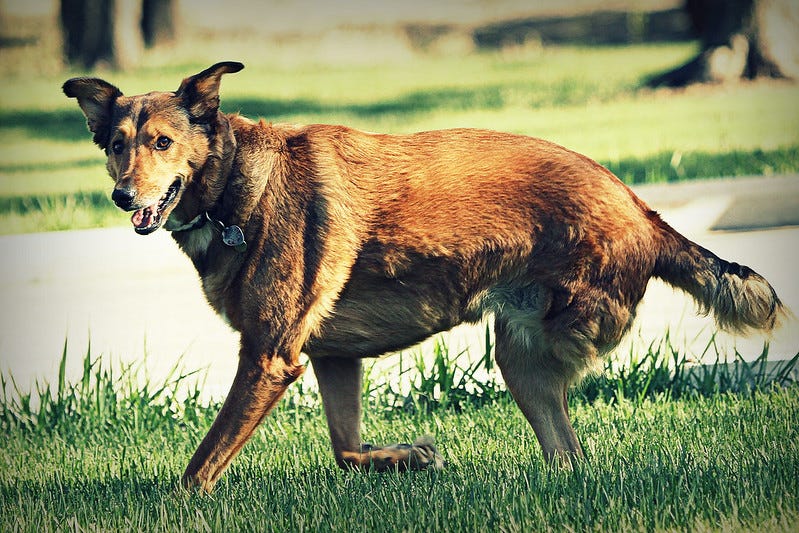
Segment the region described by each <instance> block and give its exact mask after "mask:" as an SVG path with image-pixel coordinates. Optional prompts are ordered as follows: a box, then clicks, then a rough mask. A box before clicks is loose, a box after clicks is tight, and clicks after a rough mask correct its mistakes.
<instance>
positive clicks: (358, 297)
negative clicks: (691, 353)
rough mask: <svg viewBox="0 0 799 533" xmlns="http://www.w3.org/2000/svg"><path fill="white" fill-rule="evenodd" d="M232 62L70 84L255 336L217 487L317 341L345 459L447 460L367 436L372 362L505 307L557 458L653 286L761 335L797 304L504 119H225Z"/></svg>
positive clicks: (523, 403) (245, 350) (219, 299)
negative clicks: (151, 76)
mask: <svg viewBox="0 0 799 533" xmlns="http://www.w3.org/2000/svg"><path fill="white" fill-rule="evenodd" d="M242 68H243V65H241V64H240V63H233V62H225V63H218V64H216V65H214V66H212V67H210V68H208V69H207V70H205V71H203V72H201V73H199V74H197V75H195V76H191V77H189V78H187V79H185V80H183V82H182V83H181V85H180V87H179V88H178V90H177V91H176V92H154V93H149V94H145V95H141V96H132V97H125V96H123V95H122V93H121V92H120V91H119V89H117V88H116V87H114V86H113V85H110V84H109V83H107V82H105V81H103V80H99V79H89V78H75V79H71V80H69V81H67V82H66V83H65V84H64V92H65V93H66V94H67V96H70V97H74V98H77V99H78V103H79V105H80V107H81V109H82V110H83V112H84V113H85V115H86V118H87V119H88V124H89V129H90V130H91V131H92V132H93V133H94V142H95V143H97V144H98V145H99V146H100V147H101V148H103V149H104V150H105V152H106V154H107V155H108V171H109V173H110V175H111V177H112V178H113V179H114V182H115V186H114V191H113V194H112V198H113V200H114V202H116V204H117V205H118V206H119V207H121V208H122V209H124V210H126V211H132V212H133V216H132V219H131V220H132V222H133V225H134V229H135V230H136V232H138V233H141V234H143V235H146V234H148V233H151V232H153V231H155V230H157V229H158V228H159V227H161V226H162V225H163V226H164V227H165V229H166V230H168V231H171V232H172V236H173V237H174V239H175V241H177V243H178V244H179V245H180V247H181V248H182V249H183V251H184V252H185V253H186V254H187V255H188V256H189V257H190V258H191V260H192V261H193V262H194V265H195V267H196V268H197V271H198V272H199V274H200V277H201V279H202V285H203V289H204V290H205V294H206V296H207V298H208V301H209V302H210V303H211V305H212V306H213V307H214V309H216V311H217V312H218V313H219V314H220V315H222V316H223V317H224V318H226V320H228V321H229V323H230V324H231V325H232V327H234V328H235V329H236V330H237V331H239V332H240V333H241V350H240V354H239V366H238V372H237V374H236V377H235V379H234V381H233V385H232V388H231V390H230V393H229V395H228V397H227V400H226V401H225V404H224V406H223V407H222V410H221V411H220V413H219V415H218V416H217V418H216V420H215V422H214V424H213V426H212V427H211V429H210V431H209V432H208V435H207V436H206V437H205V439H203V441H202V443H201V444H200V446H199V448H198V450H197V451H196V453H195V454H194V456H193V457H192V459H191V461H190V463H189V465H188V468H187V469H186V472H185V474H184V477H183V480H184V482H185V483H186V484H187V485H198V486H200V487H202V488H203V489H206V490H210V489H211V487H212V486H213V484H214V483H215V482H216V480H217V479H218V478H219V476H220V475H221V474H222V472H223V471H224V469H225V468H226V467H227V466H228V464H229V463H230V461H231V460H232V459H233V457H234V456H235V455H236V454H237V453H238V451H239V450H240V449H241V447H242V446H243V445H244V443H245V442H246V441H247V439H248V438H249V437H250V436H251V435H252V434H253V432H254V431H255V429H256V427H257V426H258V424H259V423H260V422H261V420H263V418H264V417H265V416H266V414H267V413H268V412H269V410H270V409H271V408H272V407H273V406H274V405H275V404H276V403H277V402H278V400H279V399H280V397H281V396H282V395H283V393H284V391H285V390H286V387H288V386H289V384H291V383H292V382H293V381H294V380H296V379H297V378H298V377H299V376H300V375H301V374H302V373H303V370H304V368H303V366H302V365H301V364H300V363H299V362H298V361H299V355H300V352H305V353H307V354H308V355H309V356H310V358H311V362H312V365H313V368H314V372H315V373H316V375H317V378H318V380H319V387H320V389H321V393H322V399H323V402H324V408H325V412H326V414H327V419H328V425H329V429H330V437H331V441H332V445H333V451H334V453H335V457H336V461H337V463H338V464H339V465H341V466H342V467H352V466H354V467H360V468H376V469H387V468H425V467H428V466H430V467H440V466H441V465H442V461H441V457H440V455H438V453H437V452H436V450H435V447H434V446H433V445H432V443H431V442H429V441H427V440H419V441H417V442H416V443H414V444H413V445H394V446H388V447H384V448H376V447H371V446H363V445H362V444H361V439H360V432H359V419H360V408H361V407H360V394H361V362H360V359H361V358H363V357H374V356H378V355H380V354H384V353H387V352H391V351H394V350H398V349H401V348H405V347H407V346H410V345H412V344H414V343H417V342H418V341H420V340H422V339H424V338H426V337H428V336H430V335H432V334H434V333H436V332H440V331H444V330H447V329H449V328H451V327H453V326H454V325H456V324H459V323H461V322H473V321H477V320H479V319H480V318H481V317H483V316H484V315H485V314H487V313H492V314H493V315H494V321H495V334H496V359H497V363H498V365H499V367H500V369H501V370H502V374H503V376H504V378H505V380H506V382H507V386H508V388H509V389H510V391H511V393H512V394H513V397H514V398H515V399H516V402H517V403H518V404H519V407H520V408H521V409H522V411H523V412H524V414H525V416H526V417H527V419H528V420H529V421H530V424H531V425H532V427H533V429H534V430H535V434H536V436H537V437H538V440H539V442H540V443H541V446H542V448H543V451H544V454H545V455H546V457H547V458H550V459H551V458H555V457H560V458H564V459H567V460H568V458H570V457H571V456H572V455H579V454H580V453H581V450H580V444H579V443H578V441H577V437H576V436H575V433H574V430H573V429H572V426H571V423H570V422H569V417H568V413H567V406H566V390H567V388H568V387H569V385H570V384H571V383H573V382H574V381H575V380H576V379H578V378H579V376H580V375H581V373H583V372H584V370H585V369H586V368H587V367H589V366H590V365H591V363H592V362H593V361H595V360H596V359H597V358H598V357H600V356H602V355H603V354H606V353H607V352H608V351H609V350H611V349H612V348H613V347H614V346H616V345H617V344H618V342H619V341H620V340H621V338H622V336H623V335H624V334H625V332H626V331H627V330H628V329H629V327H630V323H631V322H632V320H633V316H634V312H635V308H636V305H637V304H638V302H639V301H640V300H641V297H642V296H643V294H644V290H645V288H646V285H647V281H648V280H649V278H651V277H653V276H654V277H658V278H661V279H663V280H665V281H667V282H668V283H670V284H672V285H674V286H676V287H679V288H681V289H683V290H685V291H687V292H688V293H689V294H690V295H692V296H693V297H694V298H695V299H696V300H697V302H698V303H699V305H700V306H701V307H702V308H703V309H704V310H706V311H713V312H714V313H715V316H716V318H717V322H718V323H719V325H720V326H722V327H726V328H731V329H735V330H745V329H747V328H750V327H751V328H758V329H763V330H769V329H771V328H772V327H773V326H774V325H775V322H776V321H777V319H778V318H779V316H780V315H781V314H782V313H783V307H782V304H781V303H780V300H779V299H778V298H777V296H776V294H775V292H774V290H773V289H772V287H771V286H770V285H769V284H768V282H766V280H764V279H763V278H762V277H761V276H759V275H758V274H756V273H755V272H753V271H752V270H750V269H749V268H747V267H744V266H740V265H738V264H735V263H728V262H727V261H724V260H722V259H719V258H718V257H716V256H715V255H713V254H712V253H711V252H709V251H707V250H705V249H704V248H701V247H700V246H697V245H696V244H694V243H692V242H690V241H689V240H687V239H686V238H684V237H683V236H681V235H680V234H678V233H677V232H675V231H674V230H673V229H671V228H670V227H669V226H668V225H667V224H666V223H664V222H663V221H662V220H661V219H660V217H659V216H658V215H657V213H655V212H653V211H652V210H650V209H649V208H648V207H647V206H646V205H645V204H644V203H643V202H642V201H641V200H639V199H638V198H637V197H636V196H635V195H634V194H633V193H632V192H631V191H630V189H628V188H627V187H626V186H625V185H623V184H622V183H621V182H620V181H619V180H618V179H617V178H616V177H615V176H613V175H612V174H611V173H610V172H609V171H607V170H606V169H604V168H603V167H601V166H600V165H598V164H597V163H595V162H594V161H591V160H590V159H588V158H586V157H584V156H581V155H579V154H576V153H574V152H571V151H569V150H567V149H565V148H562V147H560V146H557V145H555V144H552V143H549V142H546V141H543V140H540V139H534V138H529V137H523V136H517V135H509V134H504V133H497V132H492V131H480V130H469V129H460V130H450V131H433V132H425V133H418V134H415V135H407V136H391V135H378V134H372V133H364V132H361V131H356V130H352V129H349V128H345V127H342V126H324V125H312V126H289V125H273V124H268V123H265V122H263V121H261V122H253V121H251V120H248V119H246V118H244V117H241V116H238V115H229V114H224V113H221V112H220V111H219V84H220V78H221V77H222V75H223V74H225V73H230V72H237V71H239V70H241V69H242Z"/></svg>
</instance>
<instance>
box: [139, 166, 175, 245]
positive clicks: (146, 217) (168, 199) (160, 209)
mask: <svg viewBox="0 0 799 533" xmlns="http://www.w3.org/2000/svg"><path fill="white" fill-rule="evenodd" d="M178 192H180V178H178V179H176V180H175V181H174V182H173V183H172V185H170V186H169V189H167V190H166V192H165V193H164V195H163V196H162V197H161V198H160V199H159V200H158V202H156V203H154V204H153V205H150V206H147V207H145V208H143V209H139V210H138V211H136V212H134V213H133V216H131V217H130V221H131V222H133V229H134V230H135V231H136V233H138V234H139V235H148V234H150V233H152V232H154V231H155V230H157V229H158V228H160V227H161V223H162V220H163V215H164V212H165V211H166V210H167V208H168V207H169V206H171V205H172V204H173V203H174V202H175V199H176V198H177V197H178Z"/></svg>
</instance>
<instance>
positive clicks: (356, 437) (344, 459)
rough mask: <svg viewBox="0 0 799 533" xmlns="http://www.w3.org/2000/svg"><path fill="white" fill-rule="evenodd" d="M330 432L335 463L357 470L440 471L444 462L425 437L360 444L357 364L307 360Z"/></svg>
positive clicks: (353, 361) (340, 360)
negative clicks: (405, 440) (312, 370)
mask: <svg viewBox="0 0 799 533" xmlns="http://www.w3.org/2000/svg"><path fill="white" fill-rule="evenodd" d="M311 365H312V366H313V369H314V373H315V374H316V379H317V381H318V382H319V391H320V392H321V394H322V403H323V404H324V408H325V415H326V416H327V425H328V428H329V430H330V441H331V443H332V445H333V453H334V454H335V457H336V463H337V464H338V465H339V466H340V467H342V468H356V469H360V470H377V471H384V470H392V469H398V470H408V469H410V470H422V469H425V468H434V469H440V468H443V466H444V460H443V458H442V457H441V455H440V454H439V453H438V451H437V450H436V447H435V446H434V445H433V442H432V440H431V439H429V438H422V439H417V440H416V441H415V442H414V443H413V444H394V445H390V446H384V447H375V446H371V445H369V444H361V436H360V423H361V372H362V371H361V361H360V359H355V358H342V357H318V358H312V359H311Z"/></svg>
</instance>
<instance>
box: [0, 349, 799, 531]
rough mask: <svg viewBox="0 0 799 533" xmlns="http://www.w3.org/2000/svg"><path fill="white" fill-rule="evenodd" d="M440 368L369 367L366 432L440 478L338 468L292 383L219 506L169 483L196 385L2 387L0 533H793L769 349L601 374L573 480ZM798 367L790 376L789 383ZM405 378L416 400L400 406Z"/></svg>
mask: <svg viewBox="0 0 799 533" xmlns="http://www.w3.org/2000/svg"><path fill="white" fill-rule="evenodd" d="M490 349H491V340H490V338H489V337H487V338H486V350H487V352H486V353H487V354H488V353H490ZM66 352H67V350H66V347H65V350H64V354H66ZM431 355H432V359H433V360H432V364H430V365H428V366H427V367H426V369H422V368H419V365H417V362H418V361H419V357H420V355H419V354H410V355H409V357H410V359H411V360H412V364H411V365H410V367H412V368H413V370H411V371H406V372H401V371H400V372H398V371H397V370H398V369H397V368H395V369H393V370H392V371H391V372H390V375H383V376H377V375H373V374H371V373H367V380H366V383H365V385H366V386H365V390H364V394H365V399H366V404H367V405H368V406H369V408H368V409H367V410H366V413H365V417H364V423H363V432H364V435H365V436H366V437H367V438H368V439H369V440H370V441H372V442H376V443H387V442H395V441H396V440H408V439H410V438H413V437H415V436H417V435H420V434H431V435H434V436H435V438H436V439H437V443H438V445H439V448H440V449H441V451H442V452H443V453H444V454H445V456H446V458H447V460H448V461H449V466H448V468H447V469H445V470H444V471H443V472H420V473H405V474H397V473H386V474H374V473H370V474H362V473H355V472H343V471H340V470H338V469H337V468H336V467H335V465H334V463H333V460H332V454H331V453H330V452H329V450H328V447H329V444H328V438H327V430H326V425H325V421H324V417H323V414H322V409H321V406H320V402H319V398H318V397H317V394H316V393H315V392H314V391H313V390H310V389H308V388H307V387H303V386H302V385H301V384H299V385H295V386H293V387H292V389H290V392H289V395H288V397H287V398H286V399H285V400H284V401H283V403H282V404H281V405H280V406H279V407H278V408H277V409H276V410H275V411H274V412H273V414H271V415H270V416H269V417H268V418H267V419H266V421H265V422H264V424H263V426H262V427H261V429H259V430H258V432H257V433H256V435H255V436H254V438H253V439H252V440H251V442H250V443H249V444H248V445H247V446H246V447H245V449H244V451H243V452H242V454H241V455H240V456H239V457H238V458H237V459H236V461H235V462H234V464H233V465H232V467H231V468H230V469H229V470H228V472H227V473H226V474H225V476H224V477H223V479H222V481H221V482H220V483H219V484H218V485H217V487H216V489H215V492H214V493H213V495H211V496H210V497H209V496H203V495H199V494H185V493H182V492H181V491H180V490H179V489H178V478H179V475H180V473H181V472H182V469H183V468H184V466H185V462H186V461H187V460H188V457H189V456H190V455H191V453H192V452H193V450H194V447H195V446H196V445H197V443H198V442H199V440H200V439H201V438H202V436H203V435H204V433H205V431H207V429H208V427H209V425H210V423H211V421H212V419H213V416H214V415H215V413H216V410H217V409H218V407H219V405H218V404H216V403H211V404H210V405H208V404H207V403H204V402H203V401H201V400H200V390H201V386H200V385H199V383H201V382H202V379H201V378H202V376H197V375H192V374H185V373H181V372H179V371H178V370H177V369H175V370H174V371H173V373H172V375H171V377H169V378H167V379H166V380H165V381H164V382H163V383H161V384H153V383H150V382H148V381H147V380H144V381H142V380H141V379H139V378H140V376H138V375H137V372H138V371H137V367H135V366H126V367H123V368H121V369H119V370H117V371H116V372H114V371H112V370H111V369H109V368H107V367H104V366H102V365H101V364H100V363H99V359H95V358H94V356H93V355H92V354H91V351H89V353H87V354H86V357H85V359H84V372H83V375H82V378H81V379H80V380H79V381H78V382H77V383H74V384H70V383H67V382H66V381H65V378H64V369H65V367H66V359H65V358H66V355H64V356H63V357H62V363H61V372H60V374H59V379H58V381H57V382H56V383H54V384H47V383H40V384H39V386H38V387H37V390H36V391H34V392H33V393H30V392H23V391H18V390H15V385H14V384H13V380H12V379H11V378H10V377H9V376H4V378H3V382H2V387H3V389H4V391H5V392H4V395H3V400H2V402H0V428H2V431H3V434H4V437H5V441H4V446H3V448H2V451H0V509H2V513H0V529H2V530H3V531H37V532H43V531H56V530H64V529H70V530H79V531H94V530H103V531H106V530H137V531H139V530H140V531H182V530H190V531H194V530H201V531H240V530H244V531H304V530H313V531H316V530H325V531H338V530H345V531H370V532H373V531H374V532H380V531H484V530H486V531H488V530H502V531H541V530H550V529H553V530H579V531H619V530H643V529H645V530H650V531H666V530H669V531H671V530H675V529H677V530H694V529H700V530H720V529H724V530H732V531H752V530H759V531H760V530H763V531H793V530H795V528H796V527H797V525H799V438H798V437H799V386H797V385H796V384H790V380H789V381H785V382H784V384H785V386H784V387H782V388H780V387H776V386H775V385H773V384H767V383H766V381H765V379H764V378H765V374H764V372H763V370H764V368H765V358H766V352H764V355H763V356H762V358H761V360H760V361H757V362H755V363H744V362H741V361H739V366H738V367H737V370H733V371H730V370H729V368H728V367H727V366H724V365H715V366H712V367H709V368H707V369H705V370H703V371H701V372H700V374H698V376H700V377H696V376H694V377H691V375H692V372H693V371H692V370H691V368H690V367H689V366H688V365H687V363H686V361H685V359H684V357H683V356H681V355H679V354H678V353H677V352H676V351H675V350H674V349H673V347H671V345H670V343H669V342H668V338H665V339H664V340H663V341H662V342H661V343H658V344H654V345H653V346H652V347H650V350H649V351H648V353H647V354H645V355H644V356H642V357H641V358H639V359H637V360H633V361H632V362H631V363H629V364H628V365H624V366H622V367H614V366H613V365H610V364H609V365H608V368H607V369H606V372H605V374H604V375H603V377H602V378H601V379H594V380H593V381H591V382H589V384H588V385H587V386H584V387H582V388H581V389H578V390H576V391H575V392H574V394H572V396H571V398H570V404H571V411H572V417H573V421H574V425H575V427H576V430H577V432H578V434H579V435H580V436H581V440H582V443H583V446H584V448H585V451H586V459H585V461H583V462H581V463H578V464H577V465H576V467H575V469H574V471H564V470H560V469H557V468H552V467H550V466H549V465H547V464H546V463H545V462H544V461H543V459H542V457H541V455H540V451H539V449H538V445H537V443H536V440H535V437H534V435H533V433H532V431H531V429H530V428H529V426H528V425H527V422H526V421H525V420H524V418H523V416H522V415H521V413H520V412H519V410H518V409H517V408H516V407H515V405H514V404H513V403H512V401H511V400H510V398H509V397H508V395H507V393H506V392H504V390H503V389H502V387H501V386H500V385H498V384H497V383H496V381H495V380H492V379H489V380H488V383H489V384H490V391H491V394H490V398H487V397H486V395H485V394H484V392H485V390H483V391H482V392H480V391H475V389H474V388H473V387H472V385H474V383H473V377H474V373H475V370H476V369H478V370H481V371H487V372H489V374H491V373H493V368H491V367H490V364H489V363H488V361H489V360H490V359H489V358H485V357H483V358H479V360H478V362H477V363H475V364H476V365H477V367H475V366H474V365H475V364H464V362H463V361H462V360H460V357H461V354H450V353H449V352H448V351H447V347H446V346H445V345H443V344H441V343H439V344H438V345H437V346H436V347H435V348H434V353H433V354H431ZM797 358H799V355H798V356H797ZM796 362H797V361H796V359H795V360H793V361H791V362H789V363H787V364H786V366H785V367H784V368H783V369H782V370H781V373H782V378H786V377H787V376H788V373H789V371H790V370H792V369H793V368H794V367H795V365H796ZM398 364H401V363H398ZM701 376H704V379H701ZM708 376H710V378H708ZM771 377H772V378H773V377H774V376H773V375H772V376H771ZM398 379H399V380H400V381H404V382H405V383H404V388H405V389H406V390H407V391H408V392H407V393H406V394H407V395H408V397H410V398H411V400H410V401H408V399H407V397H406V399H404V400H403V399H402V398H401V397H398V396H397V394H396V391H397V389H398V388H403V387H398V385H397V384H398V381H397V380H398ZM470 387H471V388H472V392H471V393H468V392H466V389H467V388H470ZM592 390H593V391H595V392H596V391H600V392H599V393H592V392H590V391H592ZM178 391H182V392H178ZM677 391H678V392H677ZM732 391H737V392H732ZM678 397H679V399H677V398H678ZM422 398H426V399H424V400H423V399H422ZM447 398H449V400H447ZM431 400H435V401H431Z"/></svg>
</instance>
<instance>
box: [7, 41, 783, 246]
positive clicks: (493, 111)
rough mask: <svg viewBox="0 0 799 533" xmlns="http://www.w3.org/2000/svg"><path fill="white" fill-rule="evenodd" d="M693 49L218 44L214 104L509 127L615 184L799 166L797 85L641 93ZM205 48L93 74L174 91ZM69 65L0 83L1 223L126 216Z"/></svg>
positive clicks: (427, 125) (110, 220) (33, 226)
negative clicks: (218, 96) (337, 58)
mask: <svg viewBox="0 0 799 533" xmlns="http://www.w3.org/2000/svg"><path fill="white" fill-rule="evenodd" d="M692 51H693V46H692V45H685V44H678V45H639V46H630V47H619V48H613V47H603V48H569V47H567V48H548V49H544V50H527V51H517V52H515V53H507V52H490V53H476V54H471V55H466V56H462V57H444V56H436V55H430V56H420V57H416V58H415V59H413V60H399V59H397V60H393V61H392V60H388V61H385V62H383V63H381V64H363V65H351V64H347V65H333V64H318V63H312V62H308V61H304V60H301V59H298V58H296V57H294V56H291V54H290V51H288V50H279V49H278V50H271V51H270V52H271V53H264V51H263V50H253V49H252V47H248V48H233V49H231V50H229V51H226V53H229V54H230V57H229V58H231V59H241V60H242V61H244V62H245V63H246V64H247V68H246V69H245V70H244V71H243V72H241V73H238V74H235V75H231V76H226V77H225V80H224V82H223V86H222V107H223V109H224V110H226V111H229V112H242V113H244V114H246V115H248V116H252V117H258V116H262V117H265V118H267V119H269V120H273V121H285V122H299V123H310V122H325V123H342V124H347V125H350V126H354V127H357V128H363V129H366V130H370V131H382V132H391V133H406V132H412V131H419V130H427V129H437V128H451V127H462V126H466V127H481V128H491V129H496V130H503V131H510V132H516V133H523V134H528V135H533V136H538V137H543V138H546V139H550V140H553V141H555V142H558V143H561V144H563V145H565V146H567V147H570V148H572V149H575V150H577V151H579V152H583V153H585V154H587V155H589V156H591V157H593V158H595V159H597V160H598V161H600V162H602V163H603V164H606V165H607V166H608V167H609V168H610V169H611V170H613V171H614V172H618V173H619V174H620V176H621V177H622V178H623V179H625V181H627V182H629V183H640V182H652V181H669V180H678V179H680V180H681V179H696V178H710V177H718V176H729V175H751V174H772V173H783V172H794V171H797V170H799V128H797V124H799V107H797V106H796V105H794V102H795V101H797V100H798V99H799V88H797V87H796V86H792V85H787V84H779V83H773V84H750V85H743V86H739V87H710V88H701V89H689V90H686V91H680V92H669V91H654V92H653V91H649V90H645V89H642V88H641V87H642V81H643V80H644V79H646V78H647V77H648V76H649V75H651V74H653V73H654V72H657V71H660V70H663V69H665V68H667V67H668V66H670V65H674V64H677V63H678V62H679V61H680V60H682V59H685V58H687V57H688V56H690V54H691V53H692ZM219 53H220V52H218V51H215V50H213V49H212V48H211V47H210V45H202V44H200V45H198V46H197V47H196V50H195V49H193V50H192V51H191V52H190V53H189V52H186V50H185V49H184V50H183V51H182V52H180V53H176V54H173V55H171V56H170V57H168V58H166V59H163V58H161V57H159V56H152V57H150V58H148V61H147V62H146V63H145V64H144V65H143V66H142V67H140V68H139V69H137V70H135V71H132V72H128V73H117V74H114V73H107V74H103V75H102V76H103V77H105V78H107V79H109V80H111V81H113V82H114V83H116V84H117V85H119V86H120V87H121V88H122V89H123V91H124V92H125V93H127V94H136V93H141V92H146V91H149V90H153V89H158V90H173V89H175V88H176V87H177V85H178V83H179V81H180V79H182V78H183V77H184V76H186V75H187V74H190V73H194V72H197V71H199V70H201V69H202V68H204V67H206V66H207V63H208V62H210V60H209V59H207V58H215V59H216V58H219ZM200 58H202V59H200ZM80 74H86V73H80V72H72V73H65V74H63V75H62V76H59V77H52V76H51V77H47V76H45V77H38V78H19V79H8V80H6V83H4V84H3V85H2V86H0V146H2V148H0V200H2V201H0V233H16V232H29V231H46V230H56V229H67V228H70V227H72V228H79V227H97V226H107V225H115V224H124V223H126V217H125V216H124V214H121V213H115V212H114V211H113V209H112V208H111V207H109V205H108V202H106V201H104V200H103V199H102V196H101V193H102V194H108V192H107V191H108V189H109V185H110V184H109V181H108V179H107V177H106V171H105V168H104V159H103V154H102V152H101V151H100V150H98V149H97V148H96V147H94V146H93V144H92V143H91V140H90V135H89V134H88V132H87V130H86V127H85V121H84V118H83V116H82V114H81V113H80V110H79V109H78V107H77V105H75V102H74V101H72V100H69V99H67V98H66V97H64V96H63V94H61V91H60V86H61V83H63V81H64V79H65V78H67V77H69V76H72V75H80ZM90 74H91V73H90ZM65 213H66V215H65Z"/></svg>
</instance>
